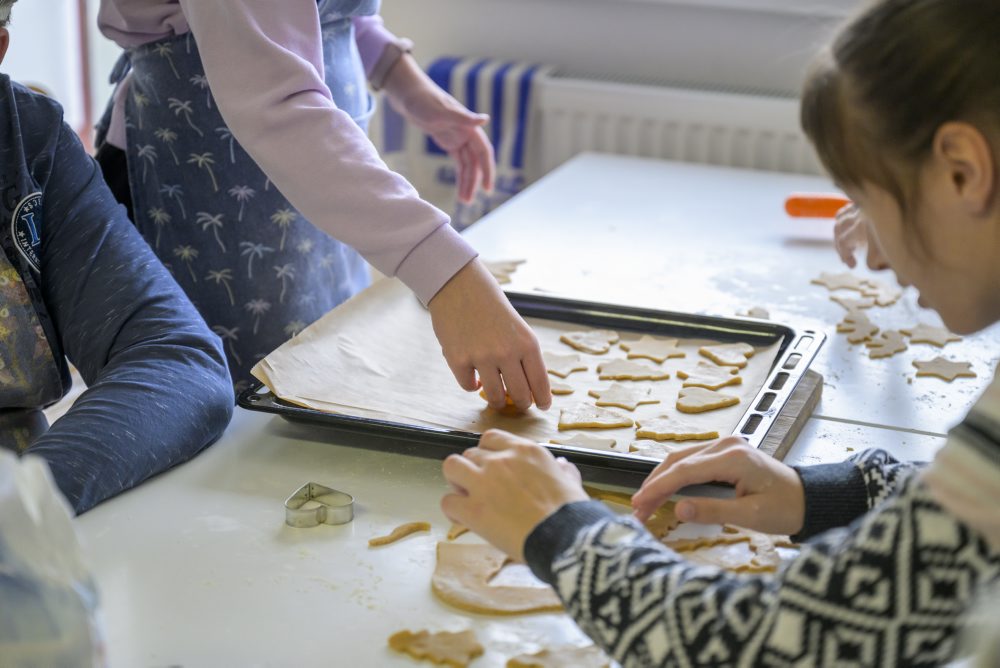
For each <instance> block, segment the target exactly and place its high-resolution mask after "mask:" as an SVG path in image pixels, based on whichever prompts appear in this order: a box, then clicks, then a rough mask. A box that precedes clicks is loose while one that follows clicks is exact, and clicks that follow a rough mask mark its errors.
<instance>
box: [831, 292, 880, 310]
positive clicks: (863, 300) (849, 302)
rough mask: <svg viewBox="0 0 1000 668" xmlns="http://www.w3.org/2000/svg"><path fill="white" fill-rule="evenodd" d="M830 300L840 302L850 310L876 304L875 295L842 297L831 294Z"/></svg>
mask: <svg viewBox="0 0 1000 668" xmlns="http://www.w3.org/2000/svg"><path fill="white" fill-rule="evenodd" d="M830 301H832V302H836V303H838V304H840V305H841V306H843V307H844V308H846V309H847V310H848V311H860V310H862V309H866V308H871V307H872V306H875V299H874V298H873V297H860V298H859V299H851V298H850V297H841V296H840V295H830Z"/></svg>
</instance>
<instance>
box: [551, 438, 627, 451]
mask: <svg viewBox="0 0 1000 668" xmlns="http://www.w3.org/2000/svg"><path fill="white" fill-rule="evenodd" d="M549 443H552V444H554V445H571V446H573V447H575V448H587V449H588V450H607V451H609V452H619V450H616V449H615V446H616V445H617V444H618V441H616V440H615V439H613V438H599V437H597V436H588V435H587V434H574V435H573V436H572V437H570V438H567V439H563V440H561V441H559V440H556V439H552V440H550V441H549Z"/></svg>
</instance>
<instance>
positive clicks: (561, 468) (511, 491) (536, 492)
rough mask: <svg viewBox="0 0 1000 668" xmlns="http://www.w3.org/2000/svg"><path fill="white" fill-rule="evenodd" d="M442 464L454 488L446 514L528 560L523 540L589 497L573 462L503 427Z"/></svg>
mask: <svg viewBox="0 0 1000 668" xmlns="http://www.w3.org/2000/svg"><path fill="white" fill-rule="evenodd" d="M443 470H444V477H445V479H446V480H447V481H448V482H449V483H450V484H451V486H452V488H453V489H454V491H453V492H452V493H451V494H448V495H446V496H445V497H444V499H442V500H441V509H442V510H443V511H444V514H445V515H447V516H448V519H450V520H451V521H453V522H458V523H459V524H461V525H463V526H466V527H468V528H469V529H470V530H471V531H474V532H475V533H477V534H479V535H480V536H482V537H483V538H485V539H486V540H488V541H489V542H490V543H492V544H493V545H495V546H496V547H498V548H500V549H501V550H503V551H504V552H506V553H507V554H508V555H510V557H511V558H512V559H515V560H517V561H523V560H524V541H525V540H526V539H527V538H528V534H530V533H531V531H532V529H534V528H535V527H536V526H537V525H538V523H539V522H541V521H542V520H544V519H545V518H546V517H548V516H549V515H551V514H552V513H554V512H555V511H557V510H559V508H561V507H562V506H564V505H565V504H567V503H572V502H574V501H586V500H587V499H588V497H587V493H586V492H584V491H583V487H582V486H581V485H580V472H579V471H578V470H577V469H576V467H575V466H573V465H572V464H570V463H568V462H567V461H566V460H564V459H556V458H555V457H553V456H552V453H550V452H549V451H548V450H547V449H545V448H543V447H542V446H540V445H538V444H536V443H533V442H531V441H528V440H526V439H523V438H520V437H518V436H514V435H513V434H508V433H507V432H505V431H498V430H495V429H493V430H490V431H487V432H486V433H484V434H483V437H482V439H480V441H479V447H476V448H470V449H469V450H466V451H465V452H464V453H463V454H462V455H461V456H460V455H451V456H450V457H448V459H446V460H444V467H443Z"/></svg>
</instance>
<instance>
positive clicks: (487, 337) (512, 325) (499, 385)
mask: <svg viewBox="0 0 1000 668" xmlns="http://www.w3.org/2000/svg"><path fill="white" fill-rule="evenodd" d="M427 309H428V310H429V311H430V313H431V321H432V323H433V325H434V333H435V334H436V335H437V338H438V341H439V342H440V343H441V352H442V354H444V358H445V360H447V362H448V366H449V367H451V371H452V373H453V374H455V379H456V380H457V381H458V384H459V385H461V386H462V387H463V388H464V389H466V390H468V391H470V392H472V391H475V390H478V389H479V383H482V387H483V392H484V393H485V395H486V399H487V401H489V404H490V406H492V407H493V408H494V409H496V410H500V409H502V408H504V407H505V406H506V405H507V395H510V398H511V401H513V402H514V405H515V406H516V407H517V408H518V410H522V411H524V410H527V409H528V408H529V407H530V406H531V402H532V399H534V402H535V405H536V406H538V407H539V408H541V409H542V410H546V409H548V407H549V406H551V405H552V391H551V390H550V388H549V376H548V372H547V371H546V370H545V362H543V361H542V350H541V348H539V346H538V339H537V338H536V337H535V333H534V332H532V331H531V328H530V327H528V324H527V323H525V322H524V320H523V319H522V318H521V316H520V315H518V313H517V311H515V310H514V307H513V306H511V305H510V302H509V301H507V296H506V295H505V294H504V293H503V290H501V289H500V286H499V285H497V282H496V279H494V278H493V276H491V275H490V272H489V271H487V269H486V267H484V266H483V263H482V262H480V261H479V260H473V261H472V262H470V263H469V264H467V265H465V267H463V268H462V269H461V270H460V271H459V272H458V273H457V274H455V275H454V276H453V277H452V278H451V280H450V281H448V282H447V283H446V284H445V286H444V287H443V288H441V290H440V291H439V292H438V293H437V294H436V295H434V297H433V299H431V301H430V303H429V304H428V305H427ZM477 372H478V373H479V380H478V381H477V380H476V373H477Z"/></svg>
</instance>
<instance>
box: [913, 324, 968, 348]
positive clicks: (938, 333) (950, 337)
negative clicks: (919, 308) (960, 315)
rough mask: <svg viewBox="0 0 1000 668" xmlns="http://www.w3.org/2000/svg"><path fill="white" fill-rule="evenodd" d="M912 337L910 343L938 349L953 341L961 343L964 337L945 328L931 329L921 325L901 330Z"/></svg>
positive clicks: (928, 326)
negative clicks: (924, 344) (929, 345)
mask: <svg viewBox="0 0 1000 668" xmlns="http://www.w3.org/2000/svg"><path fill="white" fill-rule="evenodd" d="M900 331H901V332H903V334H906V335H907V336H908V337H910V343H930V344H931V345H935V346H937V347H938V348H943V347H944V346H945V345H946V344H948V343H949V342H951V341H961V340H962V337H961V336H958V335H957V334H952V333H951V332H949V331H948V330H947V329H945V328H944V327H931V326H930V325H925V324H924V323H920V324H918V325H917V326H915V327H908V328H906V329H902V330H900Z"/></svg>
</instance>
